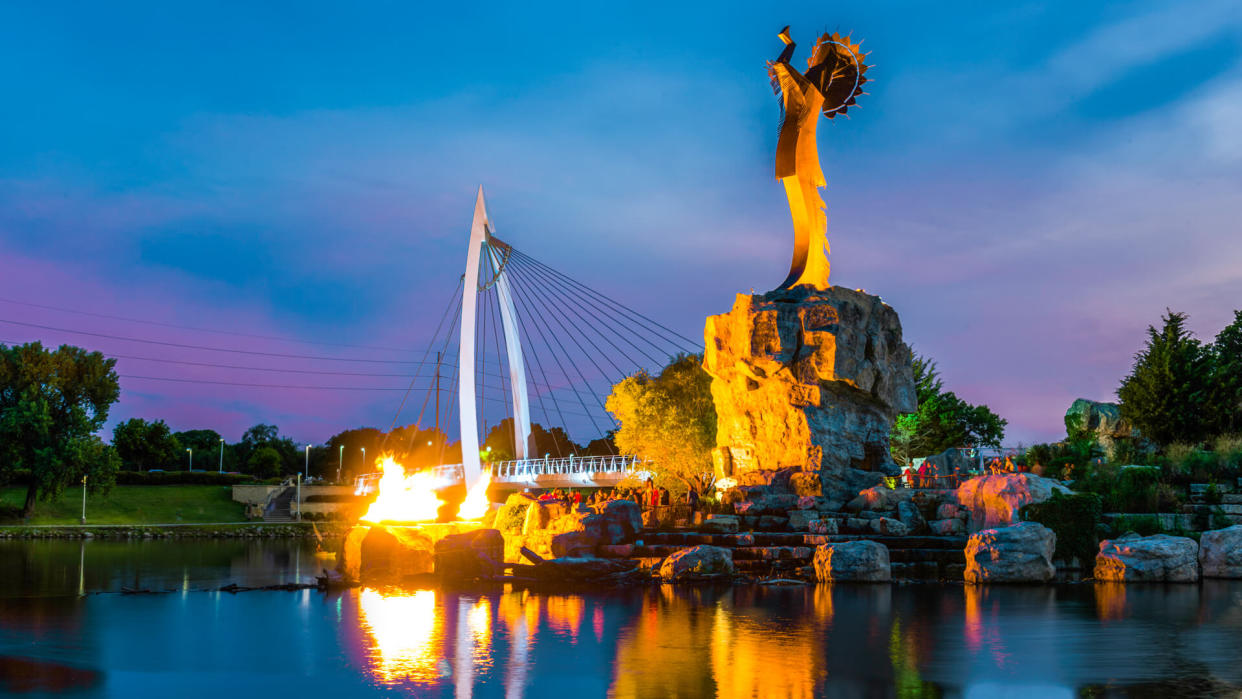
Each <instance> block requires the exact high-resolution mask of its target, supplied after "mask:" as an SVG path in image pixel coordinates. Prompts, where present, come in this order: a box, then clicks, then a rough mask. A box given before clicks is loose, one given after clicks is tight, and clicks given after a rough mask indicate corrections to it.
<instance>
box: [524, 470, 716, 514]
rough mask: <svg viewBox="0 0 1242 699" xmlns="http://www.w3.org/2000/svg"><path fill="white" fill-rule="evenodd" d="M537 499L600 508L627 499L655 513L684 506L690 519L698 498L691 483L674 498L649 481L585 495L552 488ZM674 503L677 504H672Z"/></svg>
mask: <svg viewBox="0 0 1242 699" xmlns="http://www.w3.org/2000/svg"><path fill="white" fill-rule="evenodd" d="M539 499H540V500H542V501H549V500H561V501H564V502H570V503H573V504H574V505H581V504H586V505H589V506H594V505H600V504H603V503H606V502H608V501H610V500H629V501H631V502H633V503H635V504H637V505H638V506H639V507H641V508H642V509H643V510H644V511H656V510H659V509H660V508H664V507H671V506H673V505H675V504H676V505H686V506H688V507H689V508H690V514H691V516H692V517H693V516H694V513H696V512H698V511H699V499H700V496H699V490H698V488H697V487H696V485H694V484H691V485H690V487H689V488H688V489H687V490H686V492H685V494H683V495H681V496H677V497H674V496H673V494H672V493H671V492H670V491H669V489H668V488H665V487H663V486H658V485H656V484H655V481H654V480H652V479H651V478H648V479H647V481H646V482H645V483H643V485H642V486H641V487H637V488H634V487H622V486H618V487H616V488H592V489H587V490H586V492H585V494H584V492H583V490H582V489H574V488H553V489H551V490H547V491H544V492H543V493H542V494H540V495H539ZM674 500H676V501H677V502H675V503H674V502H673V501H674Z"/></svg>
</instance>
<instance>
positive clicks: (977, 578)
mask: <svg viewBox="0 0 1242 699" xmlns="http://www.w3.org/2000/svg"><path fill="white" fill-rule="evenodd" d="M1056 547H1057V535H1056V534H1054V533H1053V531H1052V530H1051V529H1048V528H1047V527H1045V526H1043V525H1041V524H1036V523H1035V522H1022V523H1021V524H1015V525H1013V526H1012V527H1001V528H999V529H984V530H983V531H980V532H978V533H976V534H974V535H973V536H971V537H970V540H969V541H967V542H966V573H965V577H966V582H968V583H974V584H982V583H1043V582H1048V581H1050V580H1052V579H1053V578H1054V577H1056V574H1057V569H1056V567H1055V566H1054V565H1052V552H1053V550H1054V549H1056Z"/></svg>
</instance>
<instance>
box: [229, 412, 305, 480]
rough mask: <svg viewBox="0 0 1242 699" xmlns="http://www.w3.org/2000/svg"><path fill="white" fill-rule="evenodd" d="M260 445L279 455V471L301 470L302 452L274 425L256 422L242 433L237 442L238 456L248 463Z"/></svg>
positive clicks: (292, 471)
mask: <svg viewBox="0 0 1242 699" xmlns="http://www.w3.org/2000/svg"><path fill="white" fill-rule="evenodd" d="M262 447H271V448H272V449H273V450H275V452H276V454H277V455H278V456H280V469H279V470H280V473H294V472H297V471H301V470H302V458H303V457H302V454H301V451H300V450H299V449H298V447H297V445H296V444H294V443H293V440H292V439H289V438H288V437H281V436H280V430H279V429H277V427H276V425H264V424H258V425H255V426H254V427H251V428H250V429H248V430H246V431H245V433H244V434H242V439H241V442H239V443H238V444H237V449H238V451H239V452H240V453H239V456H240V457H241V458H242V459H243V460H244V462H245V463H246V464H247V465H249V464H250V457H251V456H253V455H254V452H255V451H257V450H258V449H260V448H262Z"/></svg>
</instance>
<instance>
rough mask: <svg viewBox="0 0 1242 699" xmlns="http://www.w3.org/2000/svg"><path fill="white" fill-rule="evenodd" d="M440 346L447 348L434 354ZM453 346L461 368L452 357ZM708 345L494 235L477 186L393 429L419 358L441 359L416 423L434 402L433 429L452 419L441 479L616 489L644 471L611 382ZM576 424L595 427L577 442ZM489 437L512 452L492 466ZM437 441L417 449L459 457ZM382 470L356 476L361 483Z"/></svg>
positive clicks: (425, 457) (429, 457)
mask: <svg viewBox="0 0 1242 699" xmlns="http://www.w3.org/2000/svg"><path fill="white" fill-rule="evenodd" d="M450 318H451V321H450ZM454 345H455V347H454ZM436 348H439V350H440V351H438V352H436V356H435V360H434V361H429V360H430V359H431V356H430V355H431V352H432V350H434V349H436ZM454 350H455V354H456V363H455V366H453V363H452V362H451V361H446V358H447V357H451V356H452V355H453V354H454ZM701 350H702V347H701V343H700V342H696V341H694V340H691V339H689V338H687V337H685V336H683V335H680V334H678V333H677V332H675V331H673V330H671V329H669V328H668V327H666V326H664V325H662V324H660V323H659V322H657V321H655V320H652V319H651V318H648V317H647V316H644V315H643V314H641V313H639V312H637V311H635V310H633V309H632V308H629V307H628V306H625V305H623V304H621V303H619V302H617V301H615V300H614V299H612V298H611V297H609V296H607V295H605V294H603V293H601V292H599V291H596V290H594V289H592V288H590V287H588V286H587V285H586V284H583V283H582V282H579V281H577V280H576V279H573V278H571V277H569V276H567V275H565V274H562V273H561V272H559V271H557V270H555V269H553V268H552V267H550V266H548V265H545V264H543V263H542V262H539V261H538V260H536V259H535V258H533V257H531V256H530V255H527V254H525V253H523V252H521V251H519V250H518V249H516V248H515V247H514V246H512V245H511V244H509V243H507V242H505V241H502V240H500V239H499V238H497V237H496V236H495V234H494V227H493V225H492V221H491V218H490V216H489V214H488V212H487V207H486V203H485V201H484V198H483V190H482V188H480V189H479V193H478V197H477V199H476V201H475V208H474V219H473V221H472V223H471V228H470V242H469V245H468V248H467V255H466V268H465V273H464V274H462V276H461V279H460V282H459V285H458V289H457V291H455V292H454V294H453V296H452V300H451V301H450V303H449V304H448V307H447V308H445V310H444V313H443V314H442V315H441V317H440V322H439V325H438V326H437V328H436V331H435V334H434V336H433V338H432V341H431V342H430V343H429V345H428V350H427V352H426V353H425V354H424V356H423V359H422V361H420V362H419V363H418V372H419V373H417V374H416V375H415V376H414V377H412V378H411V380H410V390H407V391H406V394H405V396H404V398H403V399H402V401H401V406H400V407H399V408H398V409H397V415H396V417H394V419H393V425H392V427H393V428H395V427H396V426H397V425H398V424H399V421H400V418H401V413H402V410H403V409H404V408H405V407H406V406H407V404H410V402H411V401H410V397H411V392H412V390H413V388H414V386H415V383H416V381H417V380H418V379H419V378H420V374H421V372H422V370H423V368H424V366H427V367H434V368H435V374H434V380H430V381H427V383H425V384H423V385H425V386H428V387H429V388H428V390H427V393H426V394H425V395H424V397H423V401H422V407H421V408H420V410H419V413H418V417H417V419H416V421H415V425H416V426H419V429H420V430H421V429H422V426H423V425H426V423H427V422H430V420H427V418H428V417H430V414H431V413H430V412H429V409H430V408H432V406H434V415H435V423H434V424H435V428H436V430H437V431H447V429H445V428H449V426H450V425H451V423H452V422H456V424H457V427H458V429H459V433H460V435H461V439H460V449H461V463H457V464H451V465H445V466H437V467H435V468H434V470H435V472H436V474H437V475H438V476H439V477H440V479H441V480H442V482H443V483H445V484H450V483H457V482H464V483H466V484H467V485H470V484H473V483H475V482H476V481H477V480H478V479H479V478H480V477H481V476H482V474H483V472H484V470H485V469H489V470H490V471H491V476H492V481H493V483H495V484H496V485H497V486H498V487H501V488H515V489H520V488H559V487H575V488H582V487H596V488H598V487H609V486H613V485H616V484H617V483H619V482H621V481H622V480H623V479H624V478H625V477H626V476H627V475H629V474H633V473H635V472H636V471H641V468H640V466H641V464H640V463H639V461H638V460H637V459H636V458H635V457H632V456H624V455H621V454H619V453H618V452H617V449H616V445H615V443H614V442H613V439H612V435H613V433H614V432H615V431H616V430H617V429H618V428H619V427H620V425H619V424H618V423H617V422H616V420H615V419H614V417H613V416H612V415H611V414H610V413H609V412H608V410H607V409H606V407H605V401H606V399H607V397H608V395H609V392H610V391H611V390H612V387H613V386H614V385H615V384H616V383H617V382H619V381H621V380H622V379H624V378H625V377H627V376H630V375H633V374H635V373H636V372H641V371H650V372H653V373H658V372H659V371H660V370H661V369H662V368H663V367H664V366H665V365H666V364H668V362H669V361H670V360H671V359H673V358H674V357H676V356H678V355H680V354H692V353H698V352H700V351H701ZM489 355H490V356H489ZM444 365H448V366H453V374H452V377H451V379H450V380H449V381H448V382H447V383H448V384H449V386H452V387H453V389H455V390H453V389H449V390H448V391H447V392H448V399H447V401H443V402H444V403H445V404H446V405H444V406H443V407H444V408H447V410H443V411H442V405H441V403H442V401H441V395H440V384H441V367H442V366H444ZM422 378H424V379H426V378H428V377H422ZM433 401H434V402H433ZM489 401H490V402H491V405H489V404H488V402H489ZM497 404H498V405H497ZM442 413H445V414H446V415H445V416H444V417H445V418H446V419H442ZM533 416H537V417H538V418H539V421H538V422H535V421H534V420H533V419H532V417H533ZM497 418H499V419H497ZM489 425H490V429H489ZM391 431H392V430H391V428H390V433H391ZM418 432H419V430H413V431H411V436H410V444H407V445H406V447H405V448H404V449H402V448H400V447H399V448H398V449H397V451H402V450H403V451H405V452H406V453H412V452H413V451H414V450H416V449H418V448H420V445H417V444H414V443H413V439H414V435H415V434H417V433H418ZM571 432H572V433H576V434H582V433H584V432H590V433H594V434H595V435H597V436H596V437H595V438H594V439H592V440H591V441H590V443H589V444H586V445H579V444H575V443H574V441H573V439H571V438H570V434H571ZM433 442H434V440H432V441H428V442H427V446H428V447H432V445H433ZM493 447H498V448H500V449H501V451H504V452H508V453H511V454H512V456H513V457H514V458H513V459H511V460H507V461H499V462H495V463H491V464H488V463H487V462H488V456H489V455H490V454H491V453H492V448H493ZM433 448H435V447H433ZM438 449H439V453H438V454H437V453H434V452H433V453H430V454H426V453H424V454H422V455H421V456H420V455H417V454H415V455H413V458H415V459H416V460H418V461H422V462H424V463H426V462H427V461H431V462H432V463H434V462H436V461H442V460H448V459H449V458H453V459H454V460H456V459H455V457H449V456H448V455H447V453H446V452H447V449H446V447H445V444H444V442H443V441H441V443H440V445H439V447H438ZM376 478H377V474H367V475H366V476H364V477H362V478H360V479H359V490H360V492H361V491H365V490H367V489H368V488H369V487H370V486H369V484H371V483H373V482H374V481H375V480H376Z"/></svg>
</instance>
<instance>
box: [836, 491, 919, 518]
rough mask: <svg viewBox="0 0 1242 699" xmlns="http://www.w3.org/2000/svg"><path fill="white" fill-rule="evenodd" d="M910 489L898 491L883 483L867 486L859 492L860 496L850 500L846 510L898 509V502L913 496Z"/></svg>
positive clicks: (874, 510) (885, 510) (875, 510)
mask: <svg viewBox="0 0 1242 699" xmlns="http://www.w3.org/2000/svg"><path fill="white" fill-rule="evenodd" d="M911 495H912V494H911V493H910V491H907V490H902V491H897V490H893V489H892V488H889V487H887V486H883V485H877V486H874V487H871V488H867V489H865V490H862V491H860V492H859V493H858V497H856V498H854V499H853V500H850V501H849V502H848V503H846V505H845V511H846V512H861V511H862V510H871V511H872V512H887V511H888V510H895V509H897V504H898V503H900V502H902V501H907V500H909V499H910V497H911Z"/></svg>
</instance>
